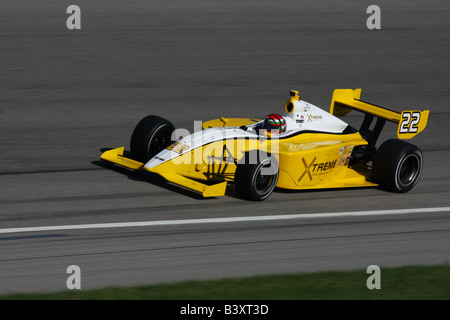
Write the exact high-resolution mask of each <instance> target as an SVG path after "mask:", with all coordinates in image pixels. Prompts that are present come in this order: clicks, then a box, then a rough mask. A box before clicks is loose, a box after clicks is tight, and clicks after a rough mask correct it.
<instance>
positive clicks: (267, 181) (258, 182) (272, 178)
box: [253, 159, 278, 196]
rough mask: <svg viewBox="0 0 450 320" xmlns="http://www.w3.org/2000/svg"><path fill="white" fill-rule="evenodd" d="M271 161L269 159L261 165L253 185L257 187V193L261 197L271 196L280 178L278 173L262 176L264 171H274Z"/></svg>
mask: <svg viewBox="0 0 450 320" xmlns="http://www.w3.org/2000/svg"><path fill="white" fill-rule="evenodd" d="M270 167H271V161H270V160H269V159H268V160H267V161H264V162H262V163H261V165H260V166H259V167H258V169H257V170H256V171H255V175H254V179H253V185H254V187H255V191H256V193H257V194H258V195H260V196H266V195H268V194H270V192H271V191H272V190H273V189H274V188H275V184H276V180H277V177H278V173H275V174H269V175H266V174H262V171H263V169H266V170H272V169H270Z"/></svg>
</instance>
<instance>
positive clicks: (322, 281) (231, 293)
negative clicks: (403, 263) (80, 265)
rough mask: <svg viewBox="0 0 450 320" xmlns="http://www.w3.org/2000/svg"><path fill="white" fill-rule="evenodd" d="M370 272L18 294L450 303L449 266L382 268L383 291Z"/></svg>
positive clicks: (43, 297) (29, 297)
mask: <svg viewBox="0 0 450 320" xmlns="http://www.w3.org/2000/svg"><path fill="white" fill-rule="evenodd" d="M370 275H371V274H367V273H366V270H356V271H342V272H318V273H299V274H282V275H267V276H253V277H247V278H231V279H221V280H208V281H185V282H180V283H168V284H157V285H144V286H137V287H117V288H116V287H114V288H105V289H99V290H83V289H81V290H66V291H64V292H56V293H42V294H14V295H5V296H0V299H13V300H20V299H27V300H33V299H39V300H68V299H78V300H96V299H101V300H107V299H112V300H129V299H132V300H141V299H145V300H374V299H375V300H415V299H420V300H441V299H442V300H450V266H447V265H442V266H408V267H400V268H387V267H381V277H380V279H381V289H372V290H369V289H368V288H367V285H366V281H367V279H368V277H369V276H370Z"/></svg>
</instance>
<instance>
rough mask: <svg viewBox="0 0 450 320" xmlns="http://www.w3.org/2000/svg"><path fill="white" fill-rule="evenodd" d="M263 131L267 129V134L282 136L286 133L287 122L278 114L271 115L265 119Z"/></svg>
mask: <svg viewBox="0 0 450 320" xmlns="http://www.w3.org/2000/svg"><path fill="white" fill-rule="evenodd" d="M261 129H266V130H267V132H270V133H271V134H280V133H283V132H285V131H286V120H284V118H283V117H282V116H280V115H279V114H278V113H272V114H269V115H268V116H267V117H266V119H264V123H263V125H262V127H261Z"/></svg>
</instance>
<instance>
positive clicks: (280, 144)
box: [101, 89, 429, 197]
mask: <svg viewBox="0 0 450 320" xmlns="http://www.w3.org/2000/svg"><path fill="white" fill-rule="evenodd" d="M360 95H361V89H356V90H352V89H336V90H335V91H334V93H333V97H332V102H331V106H330V113H331V114H332V115H335V116H337V117H342V116H344V115H345V114H347V113H348V112H350V111H351V110H358V111H361V112H364V113H366V114H370V115H372V116H375V117H379V118H383V119H386V120H388V121H392V122H395V123H398V124H399V129H398V137H399V138H402V139H409V138H411V137H413V136H414V135H416V134H417V133H419V132H420V131H422V130H423V129H424V128H425V126H426V123H427V120H428V114H429V111H428V110H425V111H415V110H413V111H404V112H402V113H398V112H395V111H391V110H388V109H384V108H382V107H379V106H376V105H373V104H370V103H367V102H364V101H361V100H359V99H360ZM298 100H299V95H298V92H297V91H291V98H290V100H289V101H288V102H286V105H285V109H286V112H287V113H290V112H292V110H293V109H292V108H293V105H292V104H293V103H294V102H295V101H298ZM258 121H260V120H259V119H252V118H225V117H222V118H220V119H214V120H210V121H207V122H204V123H203V125H202V128H203V129H208V128H215V127H240V126H243V125H251V124H254V123H256V122H258ZM367 144H368V142H367V141H366V140H364V139H363V138H362V137H361V135H360V134H359V133H358V132H355V133H348V134H335V133H323V132H311V131H308V132H301V133H298V134H296V135H293V136H291V137H287V138H283V139H279V140H278V139H271V138H270V137H268V138H267V137H266V138H264V139H261V138H253V139H249V138H241V137H239V138H234V139H229V140H220V141H216V142H212V143H209V144H206V145H202V146H201V147H198V148H196V149H193V150H189V147H188V146H185V145H182V144H180V143H174V144H173V145H171V146H170V147H168V148H167V149H169V150H171V151H173V152H174V154H175V153H177V152H178V153H179V154H180V155H179V156H177V157H175V158H173V159H171V160H168V161H166V162H162V163H161V164H159V165H156V166H154V167H152V168H147V167H146V166H145V164H144V163H141V162H138V161H135V160H133V159H129V158H127V157H125V156H124V148H123V147H122V148H117V149H113V150H109V151H106V152H105V153H103V155H102V156H101V159H102V160H105V161H109V162H112V163H114V164H117V165H120V166H123V167H126V168H129V169H131V170H146V171H150V172H153V173H157V174H159V175H160V176H162V177H164V178H165V179H166V180H167V181H169V182H172V183H174V184H176V185H179V186H182V187H185V188H187V189H189V190H193V191H196V192H199V193H200V194H202V195H203V196H204V197H214V196H222V195H224V194H225V190H226V185H227V182H230V181H233V180H234V175H235V172H236V168H237V164H238V163H239V161H241V159H243V157H244V155H245V154H246V153H247V152H249V151H252V150H264V151H267V152H269V153H270V154H272V155H273V156H274V157H275V158H276V159H277V161H278V164H279V177H278V182H277V185H276V186H277V187H278V188H284V189H296V190H301V189H326V188H347V187H370V186H376V185H377V184H375V183H373V182H372V181H371V178H370V173H369V171H368V169H367V168H366V167H364V165H363V164H361V163H359V164H356V165H352V164H350V163H349V162H350V156H351V154H352V151H353V149H354V148H355V147H357V146H362V145H367ZM186 147H187V149H186ZM187 150H189V151H188V152H186V153H183V152H185V151H187Z"/></svg>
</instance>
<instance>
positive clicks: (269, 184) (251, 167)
mask: <svg viewBox="0 0 450 320" xmlns="http://www.w3.org/2000/svg"><path fill="white" fill-rule="evenodd" d="M252 159H256V163H252V162H251V160H252ZM253 162H255V161H253ZM278 173H279V171H278V162H277V160H276V159H275V158H274V157H273V156H270V155H269V156H268V157H264V158H263V159H260V157H259V154H258V152H257V151H250V152H249V153H247V154H246V155H245V156H244V157H243V159H242V160H241V163H239V164H238V165H237V168H236V173H235V176H234V183H235V188H236V191H237V193H238V194H239V195H240V196H242V197H243V198H245V199H249V200H254V201H262V200H265V199H267V198H268V197H269V196H270V195H271V194H272V191H273V190H274V189H275V186H276V184H277V181H278Z"/></svg>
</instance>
